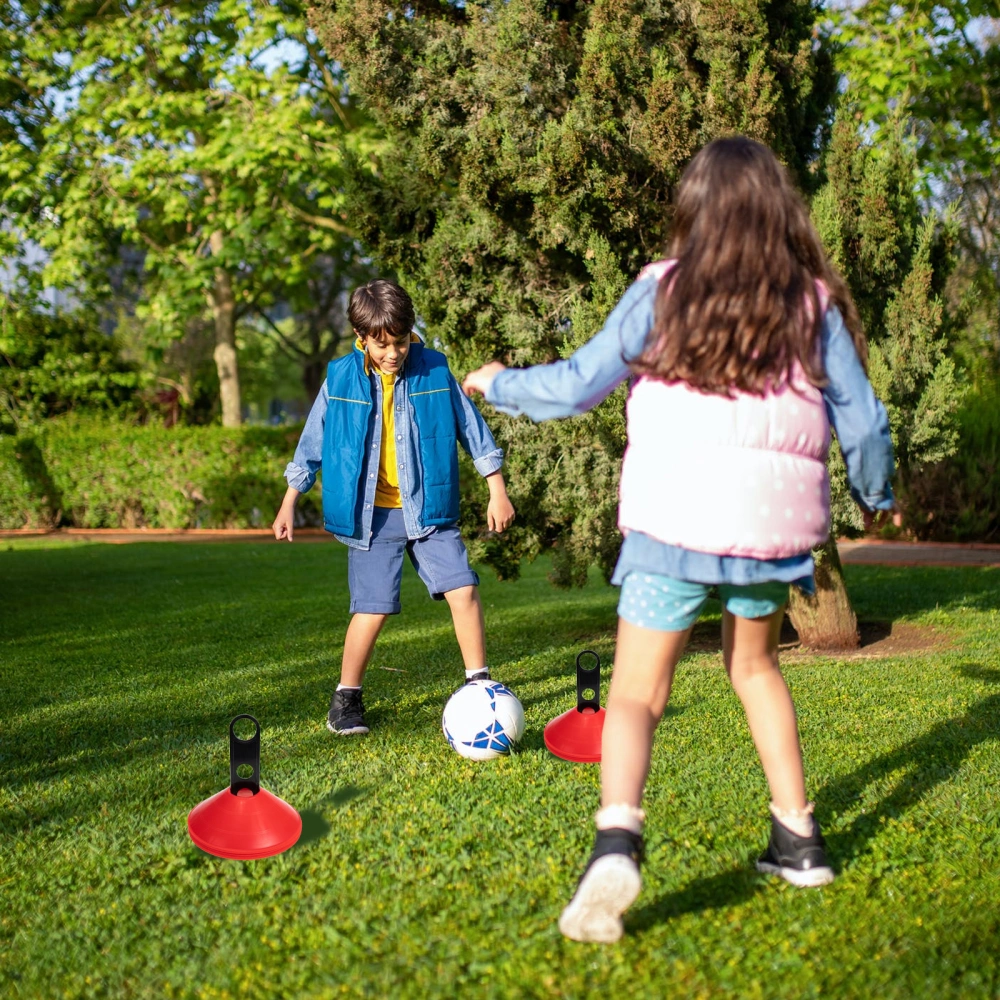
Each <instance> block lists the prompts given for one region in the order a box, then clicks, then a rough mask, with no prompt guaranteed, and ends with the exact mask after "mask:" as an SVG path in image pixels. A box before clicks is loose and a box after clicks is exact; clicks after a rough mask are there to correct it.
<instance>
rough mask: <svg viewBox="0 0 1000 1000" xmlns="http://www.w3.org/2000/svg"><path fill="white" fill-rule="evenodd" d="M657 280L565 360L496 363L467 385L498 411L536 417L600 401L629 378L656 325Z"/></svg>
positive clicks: (637, 289) (627, 297) (644, 284)
mask: <svg viewBox="0 0 1000 1000" xmlns="http://www.w3.org/2000/svg"><path fill="white" fill-rule="evenodd" d="M656 286H657V279H656V278H655V277H649V278H643V279H641V280H639V281H636V282H635V283H634V284H633V285H632V287H631V288H629V290H628V291H627V292H626V293H625V294H624V295H623V296H622V298H621V300H620V301H619V303H618V305H617V306H615V308H614V310H613V311H612V313H611V315H610V316H609V317H608V319H607V322H605V324H604V326H603V328H602V329H601V331H600V333H598V334H597V335H596V336H595V337H593V338H592V339H591V340H589V341H587V343H586V344H584V345H583V347H581V348H579V350H577V351H575V352H574V353H573V355H572V356H571V357H569V358H566V359H565V360H564V361H554V362H552V363H551V364H548V365H535V366H534V367H533V368H504V367H503V366H502V365H499V364H497V362H491V363H490V364H488V365H484V366H483V367H482V368H480V369H479V370H478V371H475V372H471V373H470V374H469V375H468V377H467V378H466V380H465V382H464V384H463V388H464V389H465V391H466V392H467V393H470V394H471V393H472V392H481V393H483V395H484V396H485V397H486V399H487V401H488V402H490V403H492V404H493V405H494V406H495V407H496V408H497V409H498V410H501V411H502V412H504V413H509V414H511V415H512V416H518V415H520V414H522V413H523V414H525V415H526V416H528V417H530V418H531V419H532V420H534V421H539V420H552V419H553V418H555V417H572V416H576V415H577V414H579V413H585V412H586V411H587V410H589V409H592V408H593V407H595V406H596V405H597V404H598V403H600V402H601V400H603V399H604V398H605V397H606V396H607V395H608V394H609V393H610V392H611V391H612V390H613V389H614V388H615V387H616V386H619V385H621V383H622V382H624V381H625V379H627V378H628V376H629V362H630V361H633V360H634V359H635V358H637V357H638V356H639V355H640V354H641V353H642V350H643V348H644V347H645V344H646V338H647V336H648V335H649V331H650V329H651V328H652V325H653V304H654V302H655V299H656Z"/></svg>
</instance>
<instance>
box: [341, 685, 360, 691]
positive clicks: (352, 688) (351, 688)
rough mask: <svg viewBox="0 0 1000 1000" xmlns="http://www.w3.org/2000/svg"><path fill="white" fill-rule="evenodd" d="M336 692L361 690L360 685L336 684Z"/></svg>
mask: <svg viewBox="0 0 1000 1000" xmlns="http://www.w3.org/2000/svg"><path fill="white" fill-rule="evenodd" d="M337 690H338V691H360V690H361V685H360V684H338V685H337Z"/></svg>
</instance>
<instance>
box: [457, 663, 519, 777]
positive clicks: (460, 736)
mask: <svg viewBox="0 0 1000 1000" xmlns="http://www.w3.org/2000/svg"><path fill="white" fill-rule="evenodd" d="M441 728H442V729H443V730H444V735H445V738H446V739H447V740H448V742H449V743H450V744H451V746H452V749H453V750H455V751H456V753H459V754H461V755H462V756H463V757H468V758H469V760H489V759H490V758H491V757H503V756H504V755H506V754H509V753H510V751H511V749H512V747H513V746H514V744H515V743H516V742H517V741H518V740H519V739H520V738H521V735H522V734H523V733H524V709H523V708H522V707H521V703H520V702H519V701H518V700H517V696H516V695H515V694H514V692H513V691H511V690H510V689H509V688H505V687H504V686H503V685H502V684H501V683H500V682H499V681H470V682H469V683H468V684H466V685H464V686H463V687H460V688H459V689H458V690H457V691H456V692H455V693H454V694H453V695H452V696H451V697H450V698H449V699H448V704H447V705H445V706H444V715H443V716H442V718H441Z"/></svg>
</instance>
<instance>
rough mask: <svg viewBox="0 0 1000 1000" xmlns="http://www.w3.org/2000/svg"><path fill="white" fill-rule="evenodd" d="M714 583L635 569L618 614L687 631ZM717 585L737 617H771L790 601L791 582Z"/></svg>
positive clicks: (644, 624)
mask: <svg viewBox="0 0 1000 1000" xmlns="http://www.w3.org/2000/svg"><path fill="white" fill-rule="evenodd" d="M712 586H713V585H712V584H708V583H690V582H688V581H687V580H676V579H674V577H672V576H661V575H660V574H658V573H643V572H641V571H640V572H636V571H634V570H633V571H632V572H630V573H629V574H628V575H627V576H626V577H625V579H624V581H623V582H622V595H621V598H620V599H619V601H618V617H619V618H624V619H625V621H627V622H630V623H631V624H632V625H636V626H637V627H639V628H649V629H654V630H655V631H657V632H685V631H687V629H689V628H690V627H691V626H692V625H693V624H694V623H695V622H696V621H697V620H698V615H700V614H701V609H702V608H703V607H704V606H705V601H707V600H708V593H709V591H710V590H711V589H712ZM714 586H715V587H716V588H717V589H718V591H719V600H721V601H722V606H723V607H724V608H725V609H726V610H727V611H728V612H729V613H730V614H732V615H735V616H736V617H737V618H767V617H769V616H770V615H773V614H774V613H775V611H777V610H778V608H780V607H782V605H784V604H785V603H786V602H787V601H788V584H787V583H775V582H773V581H769V582H767V583H751V584H745V585H743V586H736V585H735V584H731V583H719V584H715V585H714Z"/></svg>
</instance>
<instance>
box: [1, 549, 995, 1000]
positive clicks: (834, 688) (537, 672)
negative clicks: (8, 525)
mask: <svg viewBox="0 0 1000 1000" xmlns="http://www.w3.org/2000/svg"><path fill="white" fill-rule="evenodd" d="M12 544H13V551H9V545H10V543H8V545H7V546H3V547H0V578H2V579H3V580H4V581H5V586H4V587H3V588H0V620H2V621H3V622H4V630H3V639H2V642H3V646H2V649H3V655H2V662H3V673H2V676H3V678H4V682H5V683H4V697H3V699H2V701H0V729H2V731H3V733H4V745H3V756H2V757H0V838H2V842H3V844H4V850H3V851H2V852H0V883H2V884H3V887H4V907H3V912H2V913H0V977H3V978H2V981H3V982H4V983H5V987H6V992H7V994H8V995H10V996H11V997H12V998H18V997H22V998H29V997H31V998H35V997H57V996H58V997H67V998H69V1000H78V998H79V1000H82V998H85V997H86V998H89V997H94V996H108V997H136V998H154V997H156V998H164V997H165V998H174V1000H182V998H183V1000H189V998H190V1000H194V998H196V997H216V998H221V997H231V998H233V1000H249V998H264V997H278V996H281V997H330V996H335V995H338V996H339V995H340V994H345V995H349V996H365V997H393V998H401V1000H405V998H420V1000H426V998H454V997H460V996H477V997H483V998H489V1000H501V998H508V997H509V998H511V1000H514V998H516V1000H523V998H542V997H553V998H555V997H590V996H615V997H636V998H638V997H650V998H655V997H670V996H676V997H757V998H760V1000H783V998H788V997H825V996H831V997H839V998H844V1000H870V998H872V997H880V998H886V1000H911V998H913V997H924V996H933V997H937V998H940V1000H959V998H961V1000H992V998H994V997H995V996H996V994H997V991H998V990H1000V968H998V954H997V949H996V946H995V943H996V939H997V933H998V930H1000V926H998V913H1000V884H998V882H997V880H996V879H995V878H992V877H989V874H988V873H990V872H993V871H996V870H997V868H998V866H1000V810H998V802H997V794H996V778H995V776H996V774H997V771H998V769H1000V743H998V741H997V738H996V737H997V731H998V723H1000V688H998V682H1000V659H998V655H997V646H996V642H995V637H996V635H997V632H998V630H1000V612H998V610H997V608H998V606H1000V579H998V573H997V571H996V570H976V569H967V570H942V569H934V570H929V569H914V568H901V569H880V568H877V567H848V570H847V571H848V577H849V583H850V585H851V590H852V593H853V594H854V596H855V601H856V604H857V607H858V610H859V612H860V613H861V614H862V615H864V616H865V617H867V618H875V619H882V620H897V621H898V618H899V616H900V615H901V614H904V613H905V615H906V616H907V619H908V621H909V624H910V625H911V627H912V626H920V627H925V628H934V629H936V630H937V631H938V632H939V633H940V634H941V636H942V637H946V638H947V639H948V640H949V643H948V644H947V645H945V646H944V647H943V648H942V649H941V650H939V651H935V652H929V653H924V654H919V653H918V654H909V655H907V656H898V657H895V658H893V659H888V660H886V659H878V658H868V659H864V660H863V661H858V660H841V659H837V658H832V657H831V658H822V659H820V658H813V659H795V658H791V657H788V658H786V662H785V664H784V670H785V674H786V676H787V678H788V682H789V685H790V686H791V688H792V691H793V693H794V696H795V699H796V704H797V707H798V710H799V723H800V726H801V731H802V743H803V748H804V752H805V758H806V774H807V777H808V782H809V788H810V792H811V797H813V798H815V800H816V803H817V813H818V816H819V819H820V821H821V822H822V823H823V829H824V833H825V835H826V837H827V849H828V851H829V854H830V857H831V860H832V861H833V864H834V866H835V868H836V870H837V873H838V879H837V881H836V882H834V883H833V885H831V886H829V887H827V888H824V889H822V890H817V891H812V890H809V891H806V890H798V889H794V888H792V887H790V886H787V885H784V884H783V883H780V882H776V881H774V880H771V879H768V878H766V877H764V876H760V875H757V874H756V873H755V872H754V871H753V858H754V857H755V855H756V854H757V853H758V852H759V851H760V850H761V848H762V847H763V845H764V843H765V839H766V836H767V829H768V814H767V790H766V785H765V783H764V778H763V775H762V774H761V770H760V766H759V764H758V762H757V759H756V754H755V752H754V749H753V745H752V742H751V740H750V736H749V734H748V732H747V730H746V726H745V723H744V721H743V717H742V710H741V708H740V706H739V703H738V701H737V699H736V698H735V696H734V695H733V693H732V690H731V688H730V686H729V684H728V682H727V680H726V677H725V673H724V671H723V668H722V665H721V663H720V658H719V654H718V651H717V650H718V635H719V613H718V606H717V605H715V606H714V612H712V613H711V621H709V622H706V623H705V625H704V628H705V637H706V638H707V637H708V636H711V639H712V640H714V647H709V648H710V649H712V650H713V651H708V652H693V653H691V654H690V655H688V656H687V657H685V659H684V661H683V662H682V664H681V666H680V668H679V670H678V673H677V678H676V681H675V684H674V690H673V694H672V707H671V709H670V711H669V713H668V717H667V719H666V721H665V723H664V725H663V726H662V727H661V730H660V732H659V734H658V736H657V739H656V742H655V745H654V750H653V757H652V773H651V780H650V787H649V793H648V795H647V798H646V801H645V808H646V812H647V816H648V820H647V846H648V849H647V859H646V863H645V865H644V867H643V882H644V886H643V892H642V895H641V896H640V897H639V899H638V901H637V903H636V905H635V906H634V907H633V909H632V911H631V912H630V913H629V914H628V916H627V917H626V929H627V935H626V938H625V939H624V940H623V941H622V942H621V943H620V944H619V945H615V946H611V947H598V946H593V945H590V946H586V945H577V944H574V943H572V942H567V941H564V940H563V939H562V938H561V937H560V935H559V932H558V930H557V929H556V919H557V917H558V914H559V910H560V907H561V906H562V905H564V904H565V902H566V900H567V899H568V898H569V896H570V894H571V893H572V891H573V888H574V883H575V880H576V878H577V877H578V875H579V873H580V870H581V868H582V866H583V863H584V861H585V859H586V856H587V852H588V851H589V849H590V846H591V842H592V840H591V838H592V836H593V833H592V831H593V820H592V816H593V812H594V809H595V808H596V806H597V802H598V795H599V790H598V786H599V773H598V769H597V768H596V767H594V766H593V765H574V764H569V763H567V762H565V761H561V760H557V759H556V758H554V757H552V756H551V755H550V754H549V753H548V752H547V751H546V750H545V748H544V745H543V742H542V729H543V727H544V725H545V723H546V722H547V721H548V720H549V719H551V718H553V717H554V716H555V715H557V714H558V713H561V712H563V711H565V710H567V709H568V708H569V707H570V705H571V704H572V700H573V697H574V691H575V687H574V684H573V681H572V667H573V660H574V657H575V656H576V654H577V653H578V652H579V650H580V648H581V647H582V646H584V645H587V646H593V647H594V648H596V649H597V650H598V652H599V653H600V654H601V656H602V659H605V660H606V659H607V657H608V656H609V654H610V652H611V650H612V648H613V644H614V639H613V635H612V632H611V629H612V628H613V623H614V616H615V610H614V609H615V603H616V599H617V595H616V592H615V590H613V589H612V588H610V587H606V586H604V585H603V584H601V583H600V582H599V581H598V580H596V579H592V580H591V582H590V584H589V585H588V586H587V587H586V588H585V589H582V590H579V591H575V592H572V593H568V594H566V593H563V594H553V592H552V589H551V587H550V586H549V585H548V584H547V582H546V580H545V570H546V563H547V560H543V561H540V562H539V564H537V565H535V566H533V567H529V568H528V569H527V570H526V572H525V574H524V577H523V579H522V580H521V582H520V583H518V584H517V585H516V586H511V585H504V584H498V583H496V582H495V581H493V580H490V579H484V582H483V586H482V595H483V600H484V604H485V606H486V609H487V631H488V637H489V650H490V662H491V663H492V664H493V665H494V670H495V671H496V673H497V675H498V676H499V677H500V678H501V679H502V680H504V681H505V682H507V683H509V684H511V685H512V687H513V690H514V691H515V692H517V694H518V695H519V696H520V697H521V699H522V701H523V703H524V706H525V714H526V719H527V730H526V734H525V738H524V745H523V749H522V750H521V752H519V753H518V754H516V755H515V756H514V757H512V758H510V759H504V760H498V761H492V762H488V763H486V764H478V765H477V764H473V763H471V762H468V761H464V760H462V759H461V758H459V757H458V756H457V755H456V754H454V753H453V752H452V751H451V750H449V749H448V747H447V744H446V743H445V740H444V737H443V736H442V735H441V709H442V707H443V705H444V703H445V700H446V699H447V697H448V695H449V694H450V693H451V692H452V691H453V690H454V689H455V688H456V687H457V686H458V685H459V684H460V683H461V681H462V666H461V659H460V657H459V656H458V653H457V650H456V648H455V644H454V638H453V636H452V635H451V628H450V623H449V620H448V612H447V609H446V608H444V607H443V606H442V605H441V604H440V603H437V602H433V601H431V600H430V599H429V597H428V596H427V593H426V589H425V588H424V587H423V584H421V583H420V581H419V580H418V579H417V577H416V575H415V574H414V573H413V572H412V570H411V569H410V568H407V569H406V572H405V576H404V580H403V594H402V597H403V609H404V610H403V614H402V616H401V617H400V618H399V619H394V620H393V621H392V622H391V623H390V624H389V626H388V627H387V629H386V631H385V632H384V634H383V636H382V638H381V639H380V640H379V644H378V647H377V649H376V652H375V657H374V660H373V664H372V667H371V669H370V671H369V673H368V675H367V677H366V680H365V698H366V707H367V708H368V712H369V716H370V719H371V721H372V722H373V723H374V728H373V731H372V734H371V736H369V737H366V738H365V739H363V740H354V741H351V740H339V741H334V739H333V737H331V736H330V735H329V734H328V733H327V732H326V730H325V729H324V727H323V717H324V713H325V711H326V707H327V704H328V702H329V697H330V692H331V690H332V688H333V686H334V684H335V683H336V679H337V678H336V669H337V656H338V650H339V648H340V645H341V643H342V642H343V637H344V629H345V626H346V624H347V618H348V615H347V601H348V597H347V587H346V577H347V568H346V562H347V559H346V551H345V550H344V549H343V548H342V547H341V546H338V545H335V544H315V545H313V544H303V543H300V542H295V543H294V544H292V545H287V544H280V545H279V544H277V543H276V542H273V541H272V542H270V543H267V544H247V543H228V544H219V545H172V544H169V543H157V544H135V545H120V546H119V545H116V546H112V545H92V544H75V545H65V544H63V545H58V543H53V542H49V541H48V540H46V542H45V543H44V544H38V543H31V542H26V541H18V542H14V543H12ZM594 576H595V577H596V574H594ZM607 674H608V671H607V669H605V678H607ZM247 711H249V712H252V713H253V714H254V715H255V716H257V718H259V719H260V721H261V724H262V755H261V767H262V779H263V783H264V785H265V787H266V788H267V789H268V790H270V791H272V792H273V793H274V794H276V795H280V796H281V797H282V798H284V799H285V800H286V801H288V802H290V803H291V804H292V805H293V806H295V807H296V808H297V809H299V810H300V812H301V814H302V817H303V836H302V839H301V840H300V842H299V843H298V844H297V845H296V846H295V847H294V848H293V849H292V850H290V851H288V852H287V853H285V854H283V855H280V856H278V857H275V858H270V859H265V860H261V861H251V862H239V861H225V860H222V859H219V858H213V857H210V856H208V855H206V854H203V853H201V852H200V851H198V850H197V849H196V848H195V847H194V846H193V845H192V844H191V842H190V841H189V840H188V836H187V830H186V825H185V822H186V817H187V813H188V811H189V810H190V809H191V808H193V807H194V806H195V805H196V804H197V803H198V802H199V801H201V800H202V799H204V798H206V797H207V796H209V795H212V794H214V793H216V792H217V791H219V790H220V789H222V788H224V787H225V785H226V782H227V781H228V773H229V772H228V740H227V735H226V730H227V726H228V723H229V720H230V719H231V718H233V717H234V716H235V715H237V714H240V713H242V712H247ZM345 900H349V901H350V905H345Z"/></svg>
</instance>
